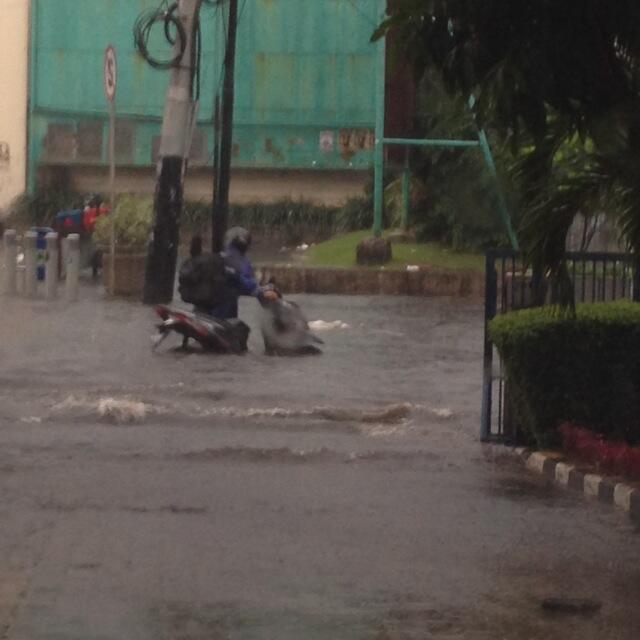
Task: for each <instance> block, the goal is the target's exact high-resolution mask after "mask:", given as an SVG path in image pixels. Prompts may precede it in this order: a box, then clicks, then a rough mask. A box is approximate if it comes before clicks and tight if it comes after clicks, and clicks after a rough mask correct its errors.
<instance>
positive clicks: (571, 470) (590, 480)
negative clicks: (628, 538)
mask: <svg viewBox="0 0 640 640" xmlns="http://www.w3.org/2000/svg"><path fill="white" fill-rule="evenodd" d="M515 452H516V454H517V455H518V456H519V457H520V458H521V459H522V460H523V461H524V463H525V465H526V467H527V469H529V470H531V471H535V472H536V473H540V474H542V475H545V476H548V477H550V478H552V479H553V480H554V481H555V482H556V483H558V484H560V485H562V486H564V487H569V488H571V489H575V490H577V491H580V492H581V493H583V494H584V496H585V497H586V498H590V499H596V500H599V501H600V502H604V503H606V504H615V505H616V506H617V507H618V508H620V509H622V510H623V511H626V512H627V513H628V514H629V515H630V516H631V517H632V518H634V519H636V520H638V521H640V490H639V489H635V488H634V487H632V486H630V485H628V484H625V483H623V482H615V481H614V480H611V479H610V478H607V477H605V476H601V475H598V474H595V473H583V472H582V471H578V469H577V468H576V467H575V466H574V465H572V464H569V463H567V462H563V461H562V460H559V459H558V454H556V453H546V452H544V451H530V450H529V449H523V448H518V449H516V450H515Z"/></svg>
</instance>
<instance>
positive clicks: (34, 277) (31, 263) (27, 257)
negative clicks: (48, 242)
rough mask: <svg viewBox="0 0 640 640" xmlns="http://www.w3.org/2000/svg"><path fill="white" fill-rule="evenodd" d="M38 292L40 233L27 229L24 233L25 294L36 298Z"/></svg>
mask: <svg viewBox="0 0 640 640" xmlns="http://www.w3.org/2000/svg"><path fill="white" fill-rule="evenodd" d="M37 292H38V234H37V232H36V231H27V233H25V235H24V294H25V296H27V298H35V297H36V294H37Z"/></svg>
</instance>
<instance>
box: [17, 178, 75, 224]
mask: <svg viewBox="0 0 640 640" xmlns="http://www.w3.org/2000/svg"><path fill="white" fill-rule="evenodd" d="M83 204H84V201H83V197H82V195H81V194H79V193H77V192H75V191H72V190H70V189H65V188H59V189H58V188H38V189H36V191H35V192H34V193H33V194H29V193H26V192H25V193H23V194H21V195H19V196H18V197H16V198H15V199H14V200H13V202H11V204H10V205H9V207H8V209H7V218H6V220H5V226H7V227H12V228H15V229H20V230H24V229H28V228H29V227H50V226H51V223H52V222H53V219H54V217H55V215H56V213H58V212H60V211H64V210H67V209H79V208H81V207H82V206H83Z"/></svg>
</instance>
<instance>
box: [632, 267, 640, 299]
mask: <svg viewBox="0 0 640 640" xmlns="http://www.w3.org/2000/svg"><path fill="white" fill-rule="evenodd" d="M633 301H634V302H640V256H634V258H633Z"/></svg>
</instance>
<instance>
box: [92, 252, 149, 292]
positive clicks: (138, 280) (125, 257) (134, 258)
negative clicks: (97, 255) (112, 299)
mask: <svg viewBox="0 0 640 640" xmlns="http://www.w3.org/2000/svg"><path fill="white" fill-rule="evenodd" d="M146 261H147V254H146V253H144V252H143V251H142V250H140V249H137V250H122V251H121V250H120V249H119V250H118V253H116V263H115V283H112V282H111V254H109V253H104V254H103V257H102V283H103V284H104V287H105V289H106V290H107V293H108V294H109V295H112V296H138V297H140V296H141V295H142V289H143V287H144V272H145V265H146Z"/></svg>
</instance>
